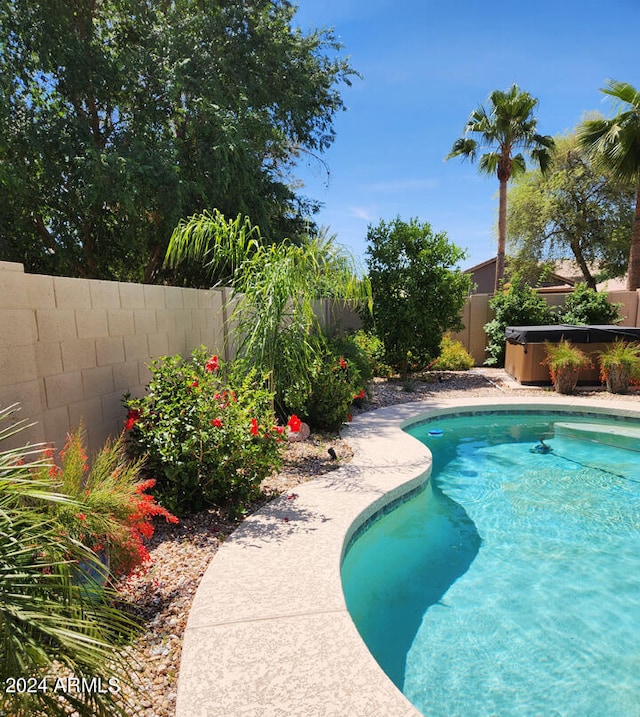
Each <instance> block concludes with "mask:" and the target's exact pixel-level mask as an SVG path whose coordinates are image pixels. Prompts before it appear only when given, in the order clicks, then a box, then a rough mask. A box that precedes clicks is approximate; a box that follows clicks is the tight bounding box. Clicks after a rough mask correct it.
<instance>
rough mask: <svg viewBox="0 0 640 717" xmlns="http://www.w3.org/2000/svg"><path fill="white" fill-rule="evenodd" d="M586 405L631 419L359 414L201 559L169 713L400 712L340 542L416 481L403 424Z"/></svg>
mask: <svg viewBox="0 0 640 717" xmlns="http://www.w3.org/2000/svg"><path fill="white" fill-rule="evenodd" d="M514 407H521V408H522V409H523V410H547V409H548V410H553V409H556V410H557V409H559V408H561V407H562V408H565V409H567V410H569V411H571V410H575V411H583V412H584V411H589V412H591V411H592V412H594V413H602V414H603V415H604V416H612V415H619V416H625V415H630V416H631V415H633V416H636V417H640V403H639V404H638V405H636V404H635V403H633V404H632V403H630V402H624V403H622V402H620V403H619V402H613V401H610V400H606V399H585V398H580V397H579V396H556V395H548V394H547V395H545V396H544V398H542V399H541V398H540V397H539V396H538V397H533V396H532V397H531V398H528V397H522V396H519V397H517V398H508V397H500V398H499V399H498V400H496V399H488V398H478V399H469V400H457V401H446V400H442V401H439V400H431V401H416V402H412V403H405V404H399V405H395V406H389V407H387V408H381V409H378V410H377V411H371V412H368V413H363V414H360V415H359V416H357V417H356V419H354V421H353V423H352V424H350V425H349V426H348V427H347V428H346V429H345V430H344V433H343V437H344V439H345V440H346V441H347V442H348V443H349V444H350V445H351V447H352V448H353V450H354V457H353V459H352V461H351V462H349V463H345V464H344V465H343V466H342V467H340V468H339V469H338V470H335V471H333V472H331V473H329V474H325V475H323V476H321V477H319V478H316V479H314V480H312V481H309V482H307V483H303V484H301V485H299V486H297V487H296V489H295V491H296V492H295V493H289V494H288V495H283V496H281V497H280V498H278V499H276V500H274V501H272V502H271V503H269V504H268V505H267V506H265V507H264V508H263V509H262V510H260V511H259V512H258V513H255V514H254V515H252V516H250V517H249V518H247V520H245V521H244V522H243V523H242V525H241V526H240V527H239V528H238V529H237V530H236V531H235V533H233V535H232V536H231V537H230V538H229V539H228V540H227V541H226V542H225V544H224V545H223V546H222V548H221V549H220V551H219V552H218V554H217V555H216V557H215V559H214V560H212V561H211V563H210V565H209V567H208V569H207V571H206V573H205V575H204V577H203V578H202V581H201V583H200V586H199V587H198V590H197V593H196V596H195V599H194V601H193V605H192V607H191V611H190V614H189V619H188V622H187V627H186V630H185V634H184V642H183V651H182V661H181V666H180V676H179V682H178V697H177V706H176V717H271V716H274V717H275V716H282V717H285V716H290V715H292V716H298V715H299V716H300V717H303V716H304V717H314V716H317V717H333V716H334V715H335V717H338V716H340V717H347V716H348V717H360V716H362V717H380V716H385V717H410V716H413V717H415V716H418V715H420V713H419V712H418V711H417V710H416V709H415V708H414V707H413V706H412V705H411V703H410V702H409V701H408V700H407V699H406V698H405V697H404V695H403V694H402V693H401V692H400V691H399V690H398V689H397V688H396V687H395V686H394V685H393V683H392V682H391V681H390V680H389V678H388V677H387V676H386V675H385V674H384V672H383V671H382V670H381V669H380V667H379V666H378V664H377V663H376V661H375V660H374V658H373V657H372V656H371V654H370V653H369V651H368V650H367V648H366V646H365V644H364V643H363V641H362V640H361V638H360V636H359V634H358V632H357V630H356V628H355V625H354V624H353V622H352V620H351V617H350V615H349V613H348V611H347V608H346V604H345V600H344V596H343V593H342V585H341V580H340V563H341V559H342V555H343V550H344V546H345V544H346V543H347V542H348V540H349V538H350V537H351V536H352V535H353V533H354V532H355V531H356V530H357V528H358V527H359V526H360V525H362V523H363V522H364V521H365V520H366V519H367V518H368V517H370V516H371V515H373V514H374V513H376V512H377V511H378V510H379V509H380V508H381V507H383V506H384V505H386V504H387V503H389V502H390V501H392V500H394V498H396V497H400V496H402V495H403V494H404V493H406V492H407V491H409V490H411V489H412V488H413V487H415V486H417V485H418V484H420V483H421V482H422V481H423V480H424V474H425V471H428V470H430V466H431V456H430V453H429V451H428V449H427V448H426V447H425V446H423V445H422V444H421V443H419V442H418V441H417V440H415V439H414V438H412V437H411V436H409V435H408V434H407V433H405V432H404V431H403V430H402V426H403V425H406V424H407V423H411V422H413V421H414V420H415V419H416V418H418V417H421V416H423V415H424V414H427V413H431V412H435V413H436V414H439V413H442V414H446V413H456V412H459V411H461V410H463V409H464V410H472V411H474V410H477V411H482V410H501V409H504V408H514Z"/></svg>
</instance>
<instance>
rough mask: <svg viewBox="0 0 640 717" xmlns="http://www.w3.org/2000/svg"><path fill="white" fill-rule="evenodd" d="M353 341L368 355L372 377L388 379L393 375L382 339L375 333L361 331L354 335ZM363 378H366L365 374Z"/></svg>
mask: <svg viewBox="0 0 640 717" xmlns="http://www.w3.org/2000/svg"><path fill="white" fill-rule="evenodd" d="M352 340H353V342H354V343H355V344H356V345H357V346H358V348H359V349H360V350H361V351H362V352H363V353H364V354H365V355H366V357H367V360H368V362H369V365H370V367H371V374H372V376H381V377H383V378H388V377H389V376H392V375H393V373H394V371H393V369H392V368H391V366H390V365H389V364H388V363H386V362H385V351H384V343H383V342H382V340H381V339H379V338H378V337H377V336H376V335H375V334H373V333H369V332H368V331H363V330H359V331H356V333H355V334H353V335H352ZM363 377H364V378H366V376H365V374H363Z"/></svg>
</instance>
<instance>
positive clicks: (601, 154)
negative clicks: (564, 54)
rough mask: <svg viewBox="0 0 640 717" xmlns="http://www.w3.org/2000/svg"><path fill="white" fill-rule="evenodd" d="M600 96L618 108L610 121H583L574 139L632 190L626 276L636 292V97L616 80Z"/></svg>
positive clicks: (639, 110)
mask: <svg viewBox="0 0 640 717" xmlns="http://www.w3.org/2000/svg"><path fill="white" fill-rule="evenodd" d="M602 92H604V93H605V94H607V95H610V96H611V97H613V98H614V100H616V101H617V102H618V103H619V104H620V108H619V110H618V112H617V113H616V115H615V116H614V117H612V118H610V119H602V118H600V119H588V120H585V121H584V122H583V123H582V125H581V126H580V128H579V129H578V138H579V141H580V143H581V145H582V146H583V147H584V148H585V149H586V150H587V151H589V152H590V153H591V154H592V156H593V158H594V160H595V161H596V162H597V163H599V164H600V165H601V166H602V167H603V168H606V169H607V170H609V171H610V172H611V173H612V174H613V176H614V177H615V178H617V179H620V180H622V181H628V182H633V183H634V186H635V187H636V203H635V213H634V217H633V229H632V232H631V248H630V250H629V264H628V274H627V289H628V290H629V291H635V290H636V289H638V288H640V93H638V90H636V89H635V88H634V87H633V86H632V85H630V84H629V83H627V82H617V81H616V80H611V81H610V82H609V84H608V86H607V87H605V88H603V89H602Z"/></svg>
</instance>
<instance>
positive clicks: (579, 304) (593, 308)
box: [557, 284, 622, 325]
mask: <svg viewBox="0 0 640 717" xmlns="http://www.w3.org/2000/svg"><path fill="white" fill-rule="evenodd" d="M621 306H622V304H612V303H610V302H609V300H608V299H607V294H605V293H602V292H597V291H594V290H593V289H590V288H589V287H588V286H587V285H586V284H578V285H577V286H576V287H575V288H574V290H573V291H572V292H571V293H570V294H568V295H567V298H566V299H565V301H564V306H563V307H562V308H561V309H560V310H559V311H558V312H557V317H558V321H559V322H560V323H564V324H596V325H598V324H617V323H619V322H620V307H621Z"/></svg>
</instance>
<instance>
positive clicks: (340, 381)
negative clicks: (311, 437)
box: [302, 353, 363, 431]
mask: <svg viewBox="0 0 640 717" xmlns="http://www.w3.org/2000/svg"><path fill="white" fill-rule="evenodd" d="M361 390H363V389H362V380H361V378H360V375H359V372H358V370H357V368H356V366H355V364H354V363H353V362H352V361H351V360H348V359H346V358H344V357H343V356H340V357H338V358H336V356H335V355H334V354H332V353H327V354H326V355H325V356H323V357H322V358H321V359H320V361H319V362H318V364H317V366H316V368H315V370H314V372H313V375H312V378H311V394H310V395H309V398H308V399H307V401H306V404H305V406H304V408H303V409H302V412H303V415H304V416H305V417H306V419H307V422H308V423H309V425H310V426H312V427H313V428H319V429H321V430H327V431H338V430H339V429H340V427H341V426H342V424H343V423H344V422H345V421H348V420H350V408H351V405H352V403H353V401H354V399H355V398H356V397H357V396H358V394H359V392H360V391H361Z"/></svg>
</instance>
